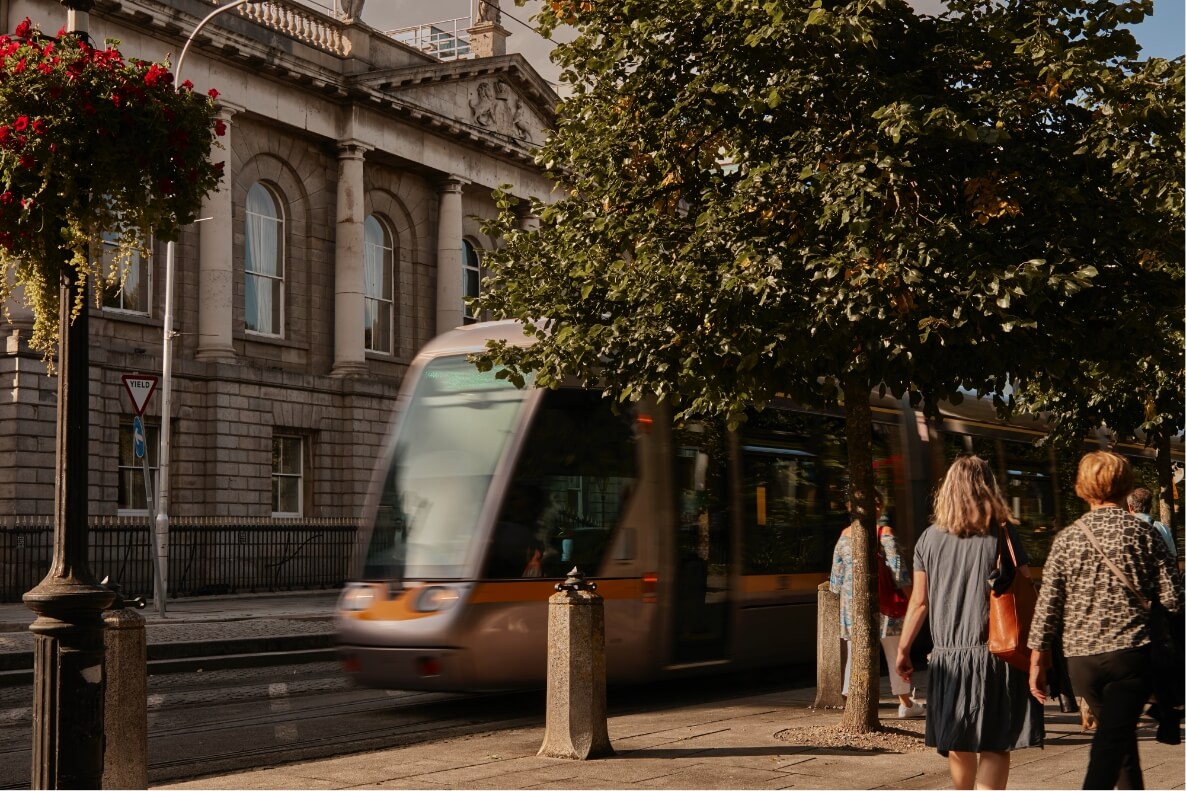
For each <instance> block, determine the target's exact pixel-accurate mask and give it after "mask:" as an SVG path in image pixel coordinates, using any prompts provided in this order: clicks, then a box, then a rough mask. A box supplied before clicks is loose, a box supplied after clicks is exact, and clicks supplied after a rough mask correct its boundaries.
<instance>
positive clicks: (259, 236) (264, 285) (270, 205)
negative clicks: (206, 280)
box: [243, 182, 284, 337]
mask: <svg viewBox="0 0 1186 791" xmlns="http://www.w3.org/2000/svg"><path fill="white" fill-rule="evenodd" d="M245 214H246V224H247V227H246V229H245V230H246V234H245V240H246V242H245V248H246V249H245V251H244V256H243V273H244V278H245V281H244V285H245V291H244V313H245V316H244V321H245V324H246V328H247V330H248V331H249V332H255V333H259V334H260V335H274V336H277V337H279V336H280V335H283V333H284V324H283V316H284V217H283V215H282V214H281V211H280V201H278V200H277V199H276V196H275V195H274V194H272V191H271V190H269V189H268V188H267V187H265V186H264V185H263V184H260V183H259V182H256V183H255V184H252V185H251V189H250V190H248V192H247V210H246V212H245Z"/></svg>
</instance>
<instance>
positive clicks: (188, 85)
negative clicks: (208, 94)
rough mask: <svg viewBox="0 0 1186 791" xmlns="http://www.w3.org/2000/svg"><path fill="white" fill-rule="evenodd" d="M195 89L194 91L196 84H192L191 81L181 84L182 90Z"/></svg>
mask: <svg viewBox="0 0 1186 791" xmlns="http://www.w3.org/2000/svg"><path fill="white" fill-rule="evenodd" d="M193 89H194V84H193V83H192V82H190V81H189V80H186V81H185V82H183V83H181V90H183V91H192V90H193Z"/></svg>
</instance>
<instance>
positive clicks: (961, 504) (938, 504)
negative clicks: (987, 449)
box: [933, 456, 1017, 536]
mask: <svg viewBox="0 0 1186 791" xmlns="http://www.w3.org/2000/svg"><path fill="white" fill-rule="evenodd" d="M934 509H935V513H934V517H933V519H934V523H935V527H937V528H938V529H940V530H942V531H944V532H947V533H951V534H953V535H957V536H978V535H984V534H986V533H988V532H989V529H990V528H991V527H992V526H993V525H999V524H1001V523H1003V522H1013V523H1016V522H1017V520H1016V519H1014V518H1013V514H1011V513H1010V512H1009V506H1008V505H1007V504H1006V503H1005V497H1004V495H1002V494H1001V490H1000V489H999V488H997V481H996V478H995V477H994V476H993V474H992V467H990V466H989V464H988V462H987V461H985V460H984V459H982V458H980V457H979V456H959V457H957V458H956V459H955V461H953V462H952V463H951V467H949V468H948V470H947V474H946V475H945V476H943V482H942V483H941V484H939V488H938V490H936V492H935V498H934Z"/></svg>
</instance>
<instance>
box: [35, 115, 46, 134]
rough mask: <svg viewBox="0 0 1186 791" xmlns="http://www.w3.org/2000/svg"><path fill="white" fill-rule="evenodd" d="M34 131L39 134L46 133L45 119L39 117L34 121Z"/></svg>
mask: <svg viewBox="0 0 1186 791" xmlns="http://www.w3.org/2000/svg"><path fill="white" fill-rule="evenodd" d="M33 133H34V134H38V135H43V134H45V121H43V120H41V119H40V118H37V119H35V120H34V121H33Z"/></svg>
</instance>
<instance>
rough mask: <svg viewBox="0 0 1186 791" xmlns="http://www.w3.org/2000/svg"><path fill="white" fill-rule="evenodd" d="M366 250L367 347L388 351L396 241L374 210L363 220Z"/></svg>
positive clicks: (393, 296) (364, 310) (393, 305)
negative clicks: (394, 241)
mask: <svg viewBox="0 0 1186 791" xmlns="http://www.w3.org/2000/svg"><path fill="white" fill-rule="evenodd" d="M363 232H364V238H365V243H364V245H363V247H364V249H365V251H366V256H365V257H366V272H365V277H366V284H365V287H366V299H365V300H364V301H363V313H364V315H363V322H364V327H365V334H366V349H367V351H371V352H383V353H384V354H390V353H391V350H392V347H393V344H394V338H393V334H392V326H393V319H394V316H395V245H394V243H393V241H392V235H391V232H390V231H388V230H387V226H386V225H384V224H383V223H382V222H380V221H379V219H378V218H376V217H375V216H374V215H373V214H369V215H367V218H366V220H365V221H364V223H363Z"/></svg>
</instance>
